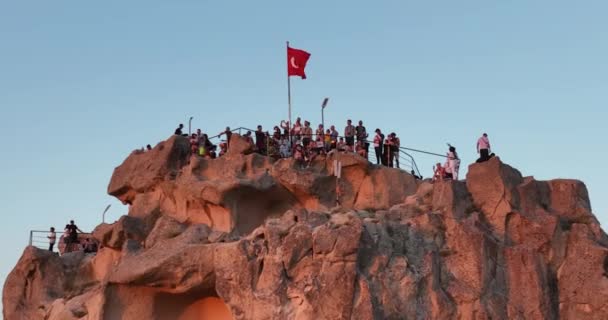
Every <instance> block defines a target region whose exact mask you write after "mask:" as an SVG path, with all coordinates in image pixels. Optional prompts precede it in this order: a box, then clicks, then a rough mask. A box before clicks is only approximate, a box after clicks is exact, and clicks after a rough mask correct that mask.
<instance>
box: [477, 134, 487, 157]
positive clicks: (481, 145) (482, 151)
mask: <svg viewBox="0 0 608 320" xmlns="http://www.w3.org/2000/svg"><path fill="white" fill-rule="evenodd" d="M477 153H479V159H477V162H478V163H479V162H484V161H488V160H490V140H489V139H488V134H487V133H484V134H483V135H482V136H481V137H480V138H479V139H478V140H477Z"/></svg>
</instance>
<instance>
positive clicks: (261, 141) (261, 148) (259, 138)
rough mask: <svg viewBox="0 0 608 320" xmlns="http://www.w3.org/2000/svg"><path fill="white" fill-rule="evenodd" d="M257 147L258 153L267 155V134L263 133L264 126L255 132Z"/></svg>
mask: <svg viewBox="0 0 608 320" xmlns="http://www.w3.org/2000/svg"><path fill="white" fill-rule="evenodd" d="M255 147H256V148H257V149H258V153H260V154H263V155H265V154H266V133H265V132H264V131H262V126H258V130H257V131H256V132H255Z"/></svg>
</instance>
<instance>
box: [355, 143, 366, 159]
mask: <svg viewBox="0 0 608 320" xmlns="http://www.w3.org/2000/svg"><path fill="white" fill-rule="evenodd" d="M355 150H356V152H357V154H358V155H360V156H361V157H362V158H364V159H366V160H367V151H366V150H365V142H363V140H359V141H357V148H356V149H355Z"/></svg>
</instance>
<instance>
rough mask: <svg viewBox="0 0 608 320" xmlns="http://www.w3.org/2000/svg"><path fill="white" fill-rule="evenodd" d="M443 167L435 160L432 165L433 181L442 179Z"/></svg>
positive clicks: (443, 174)
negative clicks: (435, 162)
mask: <svg viewBox="0 0 608 320" xmlns="http://www.w3.org/2000/svg"><path fill="white" fill-rule="evenodd" d="M445 176H446V173H445V168H443V166H441V163H439V162H437V164H436V165H435V166H433V182H435V181H443V179H444V178H445Z"/></svg>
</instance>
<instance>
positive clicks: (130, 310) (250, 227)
mask: <svg viewBox="0 0 608 320" xmlns="http://www.w3.org/2000/svg"><path fill="white" fill-rule="evenodd" d="M235 139H237V140H235ZM238 139H240V137H238V136H236V135H233V137H232V140H231V144H233V143H234V145H235V149H233V150H232V151H230V152H229V154H228V155H226V156H225V157H223V158H221V159H216V160H202V159H198V158H190V157H188V156H187V154H182V151H183V150H182V149H183V147H184V146H183V145H182V144H183V143H182V141H181V140H182V138H181V137H172V138H171V139H169V140H168V141H166V142H164V143H162V144H160V145H159V146H157V147H156V148H155V151H153V153H150V154H132V155H131V156H129V158H128V159H127V160H126V161H125V164H123V165H122V166H121V167H119V168H117V169H116V172H115V175H114V177H113V178H112V182H111V184H110V187H109V192H110V193H111V194H114V195H115V196H117V197H118V198H119V199H121V200H123V201H124V202H125V203H131V207H130V211H129V215H128V216H125V217H122V218H121V219H119V221H117V222H116V223H114V224H103V225H100V226H99V227H98V228H96V230H95V232H94V237H95V238H96V239H97V240H98V241H99V243H100V244H101V246H102V248H101V250H100V251H99V252H98V253H97V255H95V256H92V255H85V254H83V253H81V252H78V253H70V254H66V255H64V256H61V257H59V256H57V255H54V254H51V253H48V252H46V251H43V250H38V249H36V248H32V247H29V248H27V249H26V250H25V252H24V254H23V256H22V258H21V260H20V261H19V262H18V264H17V266H16V267H15V269H14V270H13V272H12V273H11V274H10V275H9V277H8V278H7V280H6V284H5V287H4V295H3V303H4V318H5V319H53V320H54V319H89V320H101V319H136V320H137V319H160V320H164V319H179V320H189V319H200V318H201V317H207V318H213V319H219V320H222V319H332V320H333V319H556V318H561V319H607V318H608V303H607V302H606V301H608V275H607V274H608V240H607V239H608V238H607V237H606V234H605V233H604V232H603V231H602V230H601V229H600V227H599V224H598V222H597V220H596V219H595V217H594V216H593V214H592V211H591V205H590V203H589V198H588V195H587V190H586V188H585V186H584V184H583V183H581V182H579V181H574V180H554V181H536V180H534V179H533V178H531V177H525V178H524V177H522V176H521V174H520V173H519V172H518V171H517V170H516V169H513V168H511V167H510V166H508V165H506V164H503V163H502V162H500V159H497V158H494V159H492V160H490V161H488V162H485V163H480V164H473V165H471V167H470V168H469V174H468V176H467V180H466V182H453V181H447V182H440V183H435V184H431V183H430V182H428V181H424V182H416V181H414V180H413V178H412V177H411V176H409V175H408V174H406V173H403V172H401V171H398V170H395V169H389V168H380V167H376V166H372V165H370V164H368V163H367V162H366V161H365V160H364V159H361V158H359V157H358V156H356V155H344V154H337V153H331V154H329V155H328V156H327V157H326V158H320V159H318V161H316V162H315V163H313V164H312V166H311V167H310V168H306V169H303V168H300V166H299V165H298V164H296V163H294V162H293V161H291V160H279V161H273V160H271V159H269V158H266V157H262V156H259V155H257V154H248V153H249V152H250V150H248V148H247V147H246V145H244V144H239V141H240V140H238ZM161 146H162V148H161ZM157 149H158V150H157ZM167 150H170V151H167ZM173 153H175V154H173ZM152 155H154V156H152ZM336 159H338V160H340V161H342V163H343V169H342V170H343V171H342V179H341V180H340V181H339V182H338V183H339V184H340V189H341V190H342V192H343V195H342V198H341V199H340V200H341V206H339V207H334V204H335V188H336V178H335V177H334V176H333V175H332V173H333V161H334V160H336ZM157 161H158V163H156V162H157ZM147 171H149V172H147Z"/></svg>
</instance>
